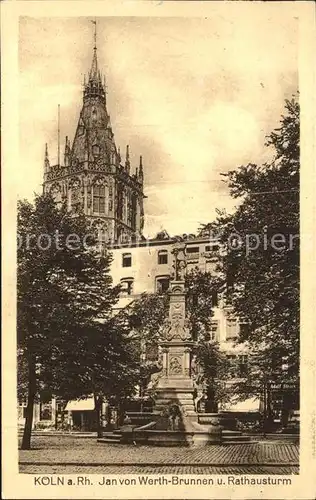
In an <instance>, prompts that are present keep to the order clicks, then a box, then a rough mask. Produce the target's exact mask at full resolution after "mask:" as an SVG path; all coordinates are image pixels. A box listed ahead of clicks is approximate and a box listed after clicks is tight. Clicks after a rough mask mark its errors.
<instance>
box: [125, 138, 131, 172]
mask: <svg viewBox="0 0 316 500" xmlns="http://www.w3.org/2000/svg"><path fill="white" fill-rule="evenodd" d="M130 169H131V163H130V159H129V145H127V146H126V156H125V170H126V172H127V173H128V174H129V173H130Z"/></svg>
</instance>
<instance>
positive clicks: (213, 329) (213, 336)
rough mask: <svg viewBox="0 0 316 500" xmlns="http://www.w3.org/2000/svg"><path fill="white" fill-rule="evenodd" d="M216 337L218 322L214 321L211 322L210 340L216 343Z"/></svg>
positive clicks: (217, 335)
mask: <svg viewBox="0 0 316 500" xmlns="http://www.w3.org/2000/svg"><path fill="white" fill-rule="evenodd" d="M218 337H219V322H218V321H217V320H215V319H214V320H212V322H211V338H210V340H213V341H215V342H217V341H218Z"/></svg>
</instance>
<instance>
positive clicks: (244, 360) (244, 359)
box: [238, 354, 248, 377]
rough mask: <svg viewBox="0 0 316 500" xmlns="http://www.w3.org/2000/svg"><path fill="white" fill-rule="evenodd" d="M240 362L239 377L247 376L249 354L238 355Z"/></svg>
mask: <svg viewBox="0 0 316 500" xmlns="http://www.w3.org/2000/svg"><path fill="white" fill-rule="evenodd" d="M238 362H239V363H238V364H239V377H246V375H247V372H248V356H247V354H242V355H240V356H238Z"/></svg>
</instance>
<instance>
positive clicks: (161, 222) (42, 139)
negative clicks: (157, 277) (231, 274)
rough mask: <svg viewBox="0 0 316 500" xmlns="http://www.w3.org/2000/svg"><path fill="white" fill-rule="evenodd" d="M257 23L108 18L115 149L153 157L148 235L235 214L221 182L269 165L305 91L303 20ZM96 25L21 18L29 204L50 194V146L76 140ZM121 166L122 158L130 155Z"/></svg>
mask: <svg viewBox="0 0 316 500" xmlns="http://www.w3.org/2000/svg"><path fill="white" fill-rule="evenodd" d="M258 4H260V5H261V6H262V7H261V8H258V9H256V10H255V11H254V12H253V14H252V16H251V17H250V16H244V15H236V10H234V11H233V12H232V13H230V11H229V9H227V11H225V16H223V15H218V14H216V13H214V16H212V15H210V16H209V17H194V18H192V17H190V18H189V17H170V18H168V17H164V18H159V17H98V18H97V31H98V34H97V40H98V41H97V45H98V61H99V67H100V69H101V71H102V72H103V74H104V75H105V78H106V84H107V92H108V95H107V108H108V111H109V114H110V116H111V123H112V127H113V131H114V134H115V140H116V144H117V146H120V148H121V152H122V153H123V152H124V151H125V148H126V144H129V146H130V153H131V159H132V166H133V165H134V168H135V167H136V166H137V165H138V162H139V156H140V155H142V156H143V164H144V174H145V194H146V196H147V198H146V200H145V217H146V221H145V228H144V234H145V236H149V237H152V236H154V235H155V234H156V233H157V232H158V231H160V230H161V229H166V230H167V231H168V232H169V234H181V233H190V232H193V233H194V232H196V231H197V229H198V227H200V225H201V224H203V223H207V222H210V221H212V220H214V218H215V215H216V214H215V209H216V208H219V209H223V208H226V209H227V210H228V211H231V210H233V207H234V205H235V204H236V202H235V201H234V200H232V198H231V197H230V196H229V192H228V188H227V186H226V185H225V183H224V182H223V177H222V176H221V175H220V174H221V173H224V172H227V171H228V170H231V169H235V168H237V167H238V166H240V165H242V164H247V163H249V162H252V163H261V162H263V161H265V160H266V159H268V158H269V154H270V153H269V152H268V151H267V149H266V148H265V147H264V142H265V137H266V135H267V134H269V132H271V131H272V130H273V129H274V128H276V127H277V126H278V124H279V121H280V117H281V114H282V112H283V110H284V100H285V99H286V98H291V96H292V95H293V94H294V93H296V91H297V90H298V71H297V69H298V68H297V66H298V61H297V50H298V44H297V20H296V19H295V17H294V16H293V14H291V12H290V11H289V12H288V11H287V9H284V11H283V13H284V15H283V16H282V17H281V16H280V15H279V11H277V14H278V15H275V16H274V15H273V11H271V9H265V3H264V2H259V3H258ZM92 19H94V18H87V17H78V18H76V17H71V18H70V17H69V18H67V17H66V18H62V17H59V18H53V17H51V18H48V17H46V18H44V17H43V18H41V17H37V18H31V17H21V18H20V25H19V124H20V126H19V132H20V155H19V156H20V164H19V180H18V195H19V198H28V199H32V197H33V194H34V192H41V184H42V175H43V158H44V147H45V143H48V149H49V155H50V160H51V163H54V162H56V159H57V115H58V111H57V110H58V104H60V106H61V122H60V125H61V150H62V151H63V148H64V138H65V136H66V135H68V136H69V138H70V140H71V141H72V140H73V137H74V133H75V129H76V125H77V121H78V116H79V113H80V109H81V106H82V82H83V76H84V74H87V73H88V71H89V69H90V65H91V60H92V52H93V29H94V26H93V24H92V23H91V20H92ZM122 156H123V154H122Z"/></svg>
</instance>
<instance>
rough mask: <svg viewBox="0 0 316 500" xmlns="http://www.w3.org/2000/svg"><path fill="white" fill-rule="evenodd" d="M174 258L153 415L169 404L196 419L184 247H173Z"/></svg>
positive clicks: (192, 343)
mask: <svg viewBox="0 0 316 500" xmlns="http://www.w3.org/2000/svg"><path fill="white" fill-rule="evenodd" d="M174 255H175V264H174V268H175V279H174V280H173V281H171V283H170V290H169V296H170V305H169V317H168V319H167V321H166V322H165V325H164V332H163V340H162V341H161V342H160V347H161V348H162V352H163V367H162V376H161V377H160V379H159V381H158V384H157V388H156V396H157V397H156V404H155V412H157V413H159V412H160V413H161V412H162V411H163V410H164V409H165V407H166V406H168V405H170V404H171V403H173V404H174V403H178V404H179V406H180V407H181V410H182V412H183V415H185V416H191V417H196V413H195V407H194V400H193V392H194V384H193V380H192V378H191V373H190V354H191V350H192V347H193V345H194V342H193V341H192V338H191V334H190V331H189V328H188V320H187V318H186V306H185V300H186V291H185V281H184V278H185V247H184V246H183V245H182V246H177V247H176V248H175V250H174Z"/></svg>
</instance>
